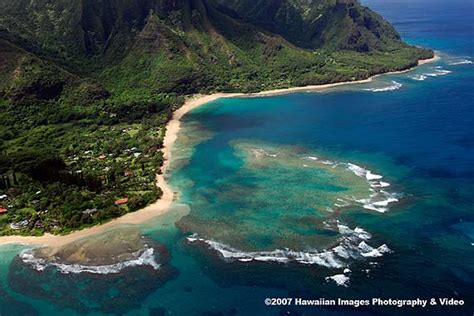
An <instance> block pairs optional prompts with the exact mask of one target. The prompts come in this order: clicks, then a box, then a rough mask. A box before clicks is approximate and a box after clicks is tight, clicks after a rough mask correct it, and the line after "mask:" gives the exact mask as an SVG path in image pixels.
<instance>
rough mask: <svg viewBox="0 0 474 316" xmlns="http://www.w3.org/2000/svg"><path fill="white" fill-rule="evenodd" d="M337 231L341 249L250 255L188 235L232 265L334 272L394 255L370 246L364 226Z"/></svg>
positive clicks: (340, 226)
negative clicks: (288, 265)
mask: <svg viewBox="0 0 474 316" xmlns="http://www.w3.org/2000/svg"><path fill="white" fill-rule="evenodd" d="M336 229H337V230H338V231H339V233H340V234H341V235H342V237H340V238H339V240H338V242H337V246H335V247H333V248H331V249H328V250H322V251H318V250H316V249H311V250H307V251H296V250H291V249H288V248H285V249H276V250H272V251H255V252H246V251H243V250H239V249H236V248H234V247H231V246H229V245H226V244H224V243H221V242H218V241H214V240H208V239H204V238H200V237H199V236H198V235H197V234H194V235H191V236H188V237H187V240H188V242H190V243H195V242H198V243H202V244H205V245H207V246H208V248H209V249H212V250H214V251H216V252H217V253H218V254H219V256H220V257H221V258H222V259H224V260H226V261H229V262H235V261H239V262H251V261H257V262H272V263H290V262H294V263H299V264H304V265H318V266H322V267H326V268H332V269H340V268H346V269H347V266H348V264H349V262H348V260H350V259H356V260H364V259H365V258H377V257H381V256H383V255H384V254H385V253H389V252H391V250H390V248H389V247H388V246H387V245H385V244H383V245H381V246H379V247H378V248H374V247H372V246H370V245H369V244H368V243H367V242H368V240H370V239H371V238H372V235H371V234H370V233H368V232H367V231H365V230H364V229H362V228H360V227H356V228H355V229H351V228H349V227H348V226H346V225H343V224H341V223H339V222H337V226H336ZM345 271H346V270H345Z"/></svg>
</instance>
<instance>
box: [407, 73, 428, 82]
mask: <svg viewBox="0 0 474 316" xmlns="http://www.w3.org/2000/svg"><path fill="white" fill-rule="evenodd" d="M410 78H411V79H413V80H417V81H424V80H426V79H427V78H428V76H426V75H423V74H419V75H414V76H411V77H410Z"/></svg>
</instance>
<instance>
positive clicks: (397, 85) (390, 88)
mask: <svg viewBox="0 0 474 316" xmlns="http://www.w3.org/2000/svg"><path fill="white" fill-rule="evenodd" d="M401 87H403V84H401V83H400V82H397V81H395V80H392V85H391V86H388V87H384V88H369V89H364V90H365V91H370V92H386V91H394V90H398V89H400V88H401Z"/></svg>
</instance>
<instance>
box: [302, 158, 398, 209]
mask: <svg viewBox="0 0 474 316" xmlns="http://www.w3.org/2000/svg"><path fill="white" fill-rule="evenodd" d="M302 159H304V160H312V161H315V162H318V163H321V164H324V165H329V166H331V167H332V168H338V167H341V166H343V167H345V168H347V170H349V171H351V172H352V173H354V174H355V175H356V176H358V177H361V178H364V179H366V180H367V183H368V184H369V186H370V190H371V192H372V193H370V195H369V196H368V197H367V198H364V199H357V198H355V197H353V196H345V197H343V198H338V199H337V203H335V204H334V206H335V207H336V208H344V207H348V206H351V205H352V204H354V203H357V204H361V205H362V207H363V208H365V209H367V210H372V211H376V212H380V213H385V212H387V211H388V210H389V208H388V206H389V204H391V203H395V202H398V201H399V198H400V194H399V193H392V192H388V191H386V190H384V189H385V188H387V187H389V186H390V183H388V182H385V181H382V179H383V176H382V175H379V174H375V173H373V172H372V171H370V170H368V169H365V168H363V167H361V166H358V165H356V164H353V163H346V162H338V161H330V160H320V159H318V158H317V157H313V156H307V157H303V158H302ZM327 211H329V212H332V211H334V210H333V209H331V208H328V209H327Z"/></svg>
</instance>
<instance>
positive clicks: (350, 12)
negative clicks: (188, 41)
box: [218, 0, 400, 51]
mask: <svg viewBox="0 0 474 316" xmlns="http://www.w3.org/2000/svg"><path fill="white" fill-rule="evenodd" d="M218 2H219V3H220V4H221V5H222V6H224V7H227V8H229V9H231V10H233V11H234V12H235V14H236V15H237V16H238V17H239V18H241V19H242V20H245V21H249V22H250V23H253V24H255V25H258V26H260V27H262V28H264V29H266V30H268V31H270V32H274V33H278V34H281V35H282V36H284V37H285V38H286V39H287V40H288V41H290V42H292V43H293V44H295V45H297V46H300V47H305V48H321V47H326V48H331V49H347V50H356V51H369V50H375V49H385V48H387V47H388V45H390V44H397V42H399V41H400V36H399V35H398V33H397V32H396V31H395V29H394V28H393V27H392V26H391V25H390V24H389V23H387V22H386V21H384V20H383V18H382V17H381V16H379V15H378V14H376V13H374V12H372V11H371V10H369V9H368V8H365V7H363V6H361V5H360V4H359V3H358V2H357V1H355V0H283V1H282V0H256V1H255V0H251V1H250V0H218Z"/></svg>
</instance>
